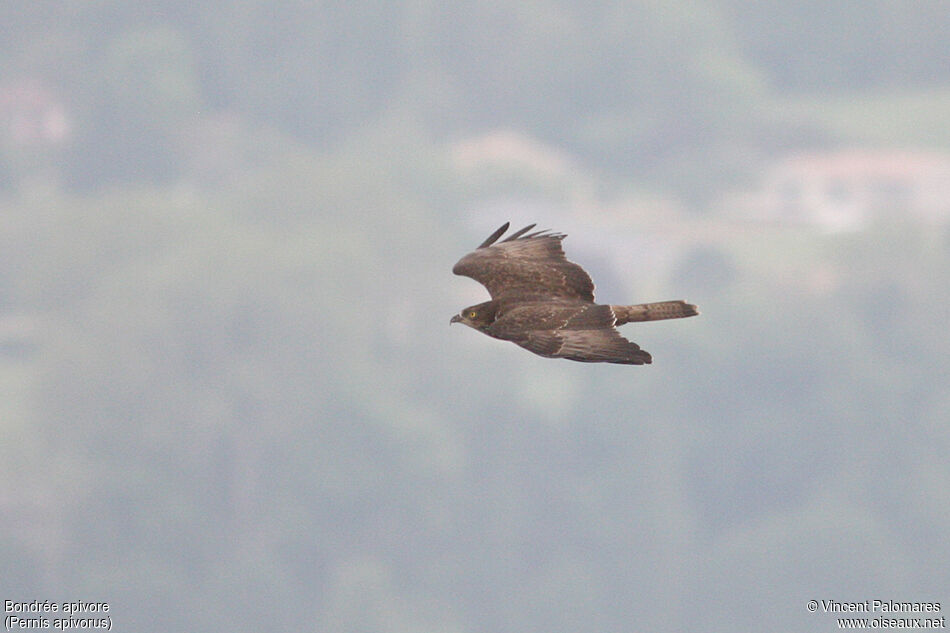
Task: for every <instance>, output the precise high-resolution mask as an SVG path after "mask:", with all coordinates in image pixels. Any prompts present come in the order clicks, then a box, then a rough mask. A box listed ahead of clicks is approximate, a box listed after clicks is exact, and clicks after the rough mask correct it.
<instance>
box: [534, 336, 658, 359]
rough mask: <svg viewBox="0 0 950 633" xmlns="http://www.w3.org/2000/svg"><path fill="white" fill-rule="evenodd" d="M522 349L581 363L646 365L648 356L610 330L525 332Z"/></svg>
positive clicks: (648, 354)
mask: <svg viewBox="0 0 950 633" xmlns="http://www.w3.org/2000/svg"><path fill="white" fill-rule="evenodd" d="M515 343H517V344H518V345H520V346H521V347H523V348H525V349H527V350H530V351H532V352H534V353H535V354H540V355H541V356H547V357H550V358H567V359H570V360H576V361H581V362H584V363H618V364H621V365H646V364H649V363H651V362H653V358H652V357H651V356H650V353H649V352H647V351H645V350H642V349H640V346H639V345H637V344H636V343H634V342H632V341H628V340H627V339H625V338H624V337H622V336H621V335H620V333H619V332H617V330H615V329H613V328H612V327H607V328H602V329H597V330H548V331H538V330H536V331H533V332H528V333H527V337H526V338H525V339H524V340H520V341H515Z"/></svg>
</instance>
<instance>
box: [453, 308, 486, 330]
mask: <svg viewBox="0 0 950 633" xmlns="http://www.w3.org/2000/svg"><path fill="white" fill-rule="evenodd" d="M496 310H497V306H496V305H495V303H494V302H493V301H486V302H485V303H479V304H478V305H474V306H469V307H467V308H465V309H464V310H462V311H461V312H459V313H458V314H456V315H455V316H454V317H452V320H451V321H449V325H451V324H452V323H464V324H465V325H467V326H469V327H471V328H475V329H476V330H484V329H485V328H487V327H488V326H489V325H491V324H492V323H494V322H495V312H496Z"/></svg>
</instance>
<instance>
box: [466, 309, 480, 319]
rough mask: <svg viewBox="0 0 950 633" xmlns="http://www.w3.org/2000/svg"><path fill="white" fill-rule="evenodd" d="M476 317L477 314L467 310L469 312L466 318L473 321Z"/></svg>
mask: <svg viewBox="0 0 950 633" xmlns="http://www.w3.org/2000/svg"><path fill="white" fill-rule="evenodd" d="M477 316H478V313H477V312H475V310H469V311H468V318H470V319H474V318H475V317H477Z"/></svg>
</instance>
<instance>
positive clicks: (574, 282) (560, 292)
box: [452, 222, 594, 301]
mask: <svg viewBox="0 0 950 633" xmlns="http://www.w3.org/2000/svg"><path fill="white" fill-rule="evenodd" d="M508 226H509V225H508V223H507V222H505V224H504V225H503V226H501V228H499V229H498V230H497V231H495V232H494V233H492V234H491V235H490V236H489V237H488V239H486V240H485V241H484V242H482V244H481V245H480V246H479V247H478V248H477V249H475V250H474V251H472V252H471V253H469V254H468V255H466V256H465V257H463V258H462V259H460V260H459V261H458V263H457V264H455V267H454V268H452V272H453V273H455V274H456V275H464V276H466V277H471V278H472V279H474V280H475V281H477V282H479V283H480V284H482V285H484V286H485V287H486V288H487V289H488V292H489V294H491V297H492V299H496V300H499V299H500V300H506V299H515V300H519V301H525V300H538V299H549V298H556V299H573V300H580V301H593V300H594V283H593V282H592V281H591V279H590V275H588V274H587V272H586V271H585V270H584V269H583V268H581V267H580V266H578V265H577V264H575V263H573V262H569V261H568V260H567V258H566V257H565V256H564V251H563V250H562V249H561V240H563V239H564V237H565V236H564V235H563V234H561V233H550V232H548V231H536V232H534V233H528V231H530V230H531V229H533V228H534V225H533V224H532V225H530V226H526V227H525V228H523V229H521V230H520V231H515V232H514V233H512V234H511V235H509V236H508V237H507V238H505V239H504V240H502V241H501V242H498V243H497V244H496V243H495V242H496V241H497V240H498V238H499V237H501V236H502V234H504V232H505V231H507V230H508Z"/></svg>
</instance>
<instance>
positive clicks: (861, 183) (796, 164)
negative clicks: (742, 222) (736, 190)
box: [725, 150, 950, 231]
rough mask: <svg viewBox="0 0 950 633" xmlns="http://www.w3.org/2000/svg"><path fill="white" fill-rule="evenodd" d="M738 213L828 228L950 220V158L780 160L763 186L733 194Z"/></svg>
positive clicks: (873, 155) (855, 155) (852, 154)
mask: <svg viewBox="0 0 950 633" xmlns="http://www.w3.org/2000/svg"><path fill="white" fill-rule="evenodd" d="M725 204H726V207H727V208H731V210H732V212H733V213H739V214H740V215H742V216H744V217H746V218H749V219H756V220H762V221H770V222H778V223H789V224H809V225H814V226H816V227H818V228H821V229H824V230H830V231H840V230H855V229H859V228H861V227H863V226H865V225H867V224H869V223H874V222H889V221H916V222H923V223H928V224H943V223H946V222H948V221H950V154H942V153H935V152H925V151H869V150H848V151H838V152H828V153H810V154H798V155H793V156H789V157H786V158H784V159H782V160H779V161H777V162H776V163H775V164H773V165H772V166H771V167H769V168H768V169H767V170H766V172H765V173H764V175H763V178H762V181H761V184H760V185H759V188H758V189H756V190H754V191H750V192H746V193H742V194H739V195H735V196H730V197H729V199H728V200H727V201H726V203H725Z"/></svg>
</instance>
